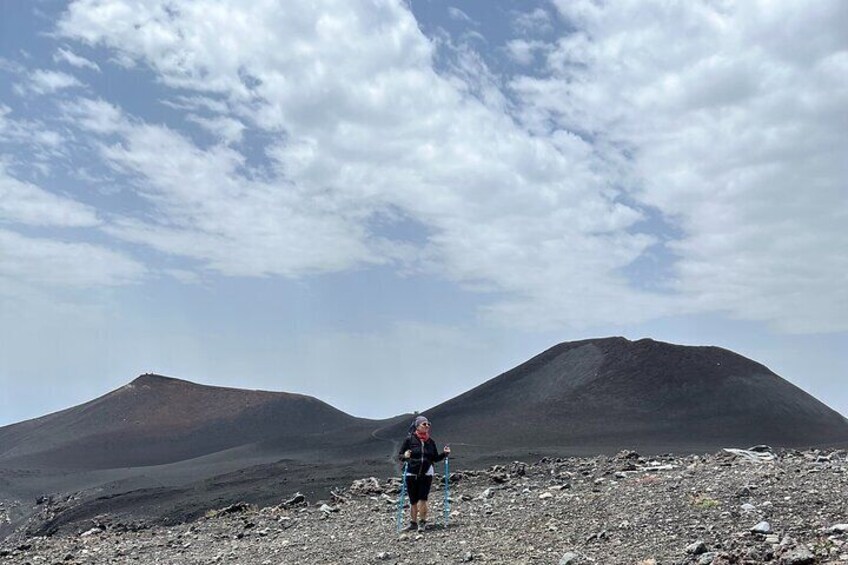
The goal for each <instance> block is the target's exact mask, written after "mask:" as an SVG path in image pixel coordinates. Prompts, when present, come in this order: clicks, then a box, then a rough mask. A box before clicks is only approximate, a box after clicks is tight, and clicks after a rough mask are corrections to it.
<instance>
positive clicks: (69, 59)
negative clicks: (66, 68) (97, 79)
mask: <svg viewBox="0 0 848 565" xmlns="http://www.w3.org/2000/svg"><path fill="white" fill-rule="evenodd" d="M53 61H54V62H56V63H59V62H64V63H67V64H69V65H71V66H72V67H76V68H78V69H91V70H93V71H97V72H98V73H99V72H100V66H99V65H98V64H97V63H95V62H94V61H90V60H88V59H86V58H85V57H81V56H79V55H77V54H76V53H74V52H73V51H71V50H70V49H65V48H62V47H60V48H59V49H58V50H56V53H54V54H53Z"/></svg>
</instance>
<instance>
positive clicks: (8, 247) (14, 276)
mask: <svg viewBox="0 0 848 565" xmlns="http://www.w3.org/2000/svg"><path fill="white" fill-rule="evenodd" d="M144 274H145V268H144V266H142V265H141V264H140V263H138V262H136V261H134V260H133V259H130V258H128V257H126V256H125V255H122V254H120V253H117V252H115V251H111V250H109V249H106V248H103V247H100V246H97V245H92V244H89V243H65V242H60V241H54V240H51V239H46V238H35V237H28V236H24V235H21V234H19V233H16V232H13V231H9V230H4V229H0V282H2V283H4V284H3V285H0V286H6V285H5V283H6V282H7V281H12V283H14V284H19V283H24V284H35V285H40V286H50V287H57V288H60V289H68V288H90V287H98V286H115V285H123V284H128V283H132V282H135V281H138V280H140V279H141V278H142V277H143V276H144Z"/></svg>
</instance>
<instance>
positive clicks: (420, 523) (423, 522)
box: [418, 520, 427, 534]
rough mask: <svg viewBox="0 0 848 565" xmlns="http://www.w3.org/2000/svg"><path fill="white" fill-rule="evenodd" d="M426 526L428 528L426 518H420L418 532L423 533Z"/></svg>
mask: <svg viewBox="0 0 848 565" xmlns="http://www.w3.org/2000/svg"><path fill="white" fill-rule="evenodd" d="M426 528H427V522H425V521H424V520H419V521H418V533H419V534H420V533H423V532H424V530H425V529H426Z"/></svg>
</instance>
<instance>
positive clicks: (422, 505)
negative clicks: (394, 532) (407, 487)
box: [418, 500, 429, 522]
mask: <svg viewBox="0 0 848 565" xmlns="http://www.w3.org/2000/svg"><path fill="white" fill-rule="evenodd" d="M428 511H429V508H428V507H427V501H426V500H419V501H418V519H419V520H421V521H422V522H426V521H427V512H428Z"/></svg>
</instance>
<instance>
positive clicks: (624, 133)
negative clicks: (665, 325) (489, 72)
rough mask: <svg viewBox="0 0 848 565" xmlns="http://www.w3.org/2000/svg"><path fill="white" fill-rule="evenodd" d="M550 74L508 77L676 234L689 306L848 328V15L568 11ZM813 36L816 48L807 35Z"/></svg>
mask: <svg viewBox="0 0 848 565" xmlns="http://www.w3.org/2000/svg"><path fill="white" fill-rule="evenodd" d="M557 6H558V8H559V10H560V13H561V15H562V17H563V18H565V19H566V20H567V25H568V26H572V27H575V28H577V29H578V30H580V31H577V32H575V33H572V34H571V35H567V36H565V37H563V38H561V39H560V40H559V41H558V43H557V44H556V49H555V50H554V51H552V52H551V54H550V55H549V57H548V66H549V72H550V75H549V76H548V77H546V78H543V79H537V78H530V77H523V78H519V79H517V80H515V81H514V84H513V86H514V89H515V91H516V92H517V93H518V94H519V95H521V96H522V97H523V100H524V103H525V107H524V110H525V114H524V119H525V120H526V123H527V124H528V125H530V126H531V127H533V128H534V129H537V130H541V131H543V130H545V129H546V128H550V124H552V123H553V124H555V127H559V128H565V129H569V130H572V131H578V132H585V134H588V135H590V136H592V137H594V138H595V139H596V140H597V141H595V142H594V146H595V147H596V148H597V149H598V150H604V151H606V152H607V154H609V155H610V160H611V161H618V162H621V159H620V157H616V156H615V155H616V154H618V155H621V152H622V148H623V149H624V151H626V152H627V154H629V155H632V156H633V157H632V159H631V160H630V166H629V170H627V171H626V178H627V179H629V180H625V182H626V183H627V184H628V185H629V186H631V187H633V190H632V196H633V197H635V198H638V199H639V200H640V201H642V202H644V203H646V204H648V205H651V206H655V207H657V208H658V209H659V210H660V211H661V212H662V214H663V216H664V217H665V218H666V220H667V221H669V222H672V223H674V224H675V225H676V226H677V227H678V228H679V229H680V230H682V232H683V235H682V237H681V238H680V239H679V240H677V241H673V242H671V243H670V244H669V246H668V247H669V249H670V250H671V251H673V252H674V253H675V254H676V255H677V258H678V259H677V262H676V264H675V266H674V271H673V274H674V277H675V279H674V280H673V281H669V286H670V288H671V289H673V290H675V291H677V292H678V293H679V295H680V297H681V298H682V299H683V300H682V304H683V306H682V307H684V308H688V309H695V310H701V311H724V312H728V313H729V314H730V315H732V316H735V317H739V318H743V319H749V320H750V319H753V320H764V321H767V322H770V323H771V324H772V325H773V326H775V327H778V328H780V329H782V330H784V331H792V332H807V331H835V330H844V329H846V328H848V285H846V284H845V283H846V279H845V273H846V272H848V262H846V261H848V259H846V256H845V254H844V253H843V252H842V251H841V250H844V249H846V248H848V230H846V229H845V225H846V223H845V219H846V218H848V198H846V196H845V195H846V179H848V167H846V160H845V155H846V154H848V137H846V135H845V133H844V132H845V130H846V125H848V123H846V121H845V119H844V116H845V113H844V108H845V105H846V103H848V83H846V82H845V80H844V77H845V76H846V74H848V41H847V40H846V36H845V34H844V29H843V28H844V26H843V25H842V24H841V22H844V21H845V20H846V10H848V7H846V5H845V4H844V3H842V2H838V1H833V2H823V3H819V4H817V5H816V7H815V8H814V9H808V8H807V7H804V8H802V7H800V6H799V5H797V4H795V3H792V2H773V3H770V4H769V6H768V7H766V6H764V5H761V4H758V3H753V2H751V3H743V4H739V5H731V4H715V3H706V2H698V3H686V4H668V3H661V2H656V3H648V4H646V3H645V2H619V3H616V4H615V5H606V4H600V3H596V2H589V1H586V2H577V1H574V2H573V1H565V0H563V1H560V2H557ZM811 38H815V39H811Z"/></svg>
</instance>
